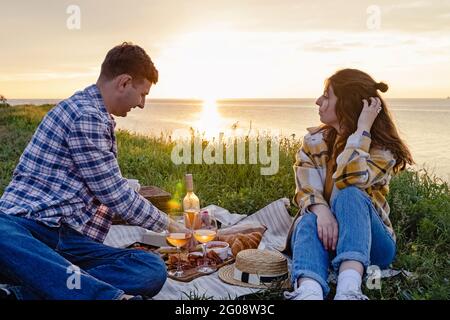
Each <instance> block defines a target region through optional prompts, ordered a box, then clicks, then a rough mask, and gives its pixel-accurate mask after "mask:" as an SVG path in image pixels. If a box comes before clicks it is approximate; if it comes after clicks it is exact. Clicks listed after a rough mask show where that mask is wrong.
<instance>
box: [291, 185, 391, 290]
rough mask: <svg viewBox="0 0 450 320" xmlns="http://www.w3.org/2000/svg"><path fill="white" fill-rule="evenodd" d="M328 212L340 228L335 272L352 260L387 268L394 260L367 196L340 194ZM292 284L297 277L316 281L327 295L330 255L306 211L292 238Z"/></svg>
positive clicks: (353, 189)
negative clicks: (344, 263) (343, 263)
mask: <svg viewBox="0 0 450 320" xmlns="http://www.w3.org/2000/svg"><path fill="white" fill-rule="evenodd" d="M331 211H332V212H333V214H334V215H335V217H336V220H337V223H338V226H339V238H338V242H337V247H336V256H335V258H334V259H333V260H332V262H331V265H332V266H333V269H334V270H335V271H336V272H337V271H338V270H339V266H340V264H341V263H342V262H343V261H346V260H355V261H359V262H361V263H362V264H363V266H364V268H365V269H366V268H367V267H368V266H369V265H377V266H379V267H380V268H381V269H384V268H386V267H388V266H389V265H390V264H391V263H392V261H393V260H394V257H395V251H396V248H395V241H394V240H393V238H392V236H391V235H390V234H389V232H388V231H387V229H386V227H385V225H384V224H383V222H382V220H381V218H380V216H379V215H378V213H377V211H376V210H375V208H374V207H373V205H372V202H371V200H370V198H369V196H368V195H367V194H366V193H365V192H364V191H361V190H360V189H358V188H356V187H347V188H345V189H342V190H340V191H339V193H338V194H337V196H336V197H335V198H334V199H333V202H332V209H331ZM291 245H292V251H293V257H292V282H293V284H295V282H296V281H297V280H298V279H299V278H300V277H307V278H311V279H314V280H316V281H317V282H318V283H320V285H321V286H322V288H323V291H324V295H325V296H326V295H327V294H328V293H329V291H330V288H329V287H328V283H327V279H328V267H329V266H330V256H331V254H332V253H331V252H328V251H326V250H325V248H324V246H323V244H322V242H321V241H320V239H319V236H318V232H317V217H316V215H315V214H314V213H312V212H306V213H305V214H304V216H302V217H301V220H300V221H299V222H298V224H297V226H296V228H295V232H294V234H293V236H292V242H291Z"/></svg>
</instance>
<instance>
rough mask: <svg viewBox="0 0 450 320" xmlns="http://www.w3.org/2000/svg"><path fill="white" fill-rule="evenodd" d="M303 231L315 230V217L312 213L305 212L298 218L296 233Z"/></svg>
mask: <svg viewBox="0 0 450 320" xmlns="http://www.w3.org/2000/svg"><path fill="white" fill-rule="evenodd" d="M305 229H314V230H315V229H317V216H316V215H315V214H314V213H312V212H307V213H305V214H304V215H303V216H301V217H300V221H299V222H298V224H297V227H296V232H299V231H300V232H303V231H304V230H305Z"/></svg>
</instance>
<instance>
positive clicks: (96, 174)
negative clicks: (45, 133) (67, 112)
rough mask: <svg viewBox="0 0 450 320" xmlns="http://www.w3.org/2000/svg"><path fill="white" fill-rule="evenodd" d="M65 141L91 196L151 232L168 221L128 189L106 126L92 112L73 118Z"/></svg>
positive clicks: (164, 215)
mask: <svg viewBox="0 0 450 320" xmlns="http://www.w3.org/2000/svg"><path fill="white" fill-rule="evenodd" d="M67 144H68V147H69V150H70V153H71V155H72V159H73V161H74V163H75V165H76V167H77V169H78V172H79V174H80V175H81V176H82V178H83V179H84V181H85V183H86V184H87V186H88V187H89V189H90V190H91V191H92V193H93V194H94V195H95V197H96V198H97V199H98V200H99V201H100V202H101V203H103V204H104V205H106V206H107V207H108V208H109V209H111V210H112V211H113V212H114V213H117V214H119V215H120V216H121V217H122V218H123V219H124V220H125V221H127V222H129V223H130V224H133V225H139V226H142V227H144V228H147V229H151V230H154V231H162V230H164V229H166V228H167V225H168V223H169V220H168V217H167V215H166V214H165V213H164V212H162V211H160V210H158V209H157V208H156V207H155V206H153V205H152V204H151V203H150V202H148V201H147V200H146V199H144V198H143V197H142V196H141V195H139V194H138V193H137V192H135V191H134V190H133V189H131V188H130V187H129V185H128V183H127V180H126V179H124V178H123V177H122V175H121V173H120V169H119V164H118V162H117V159H116V158H115V156H114V154H113V153H112V151H111V147H112V139H111V136H110V132H109V127H108V125H107V124H105V123H104V122H103V121H102V120H101V119H100V118H99V117H98V116H97V115H95V114H89V113H88V114H84V115H82V116H81V117H79V118H78V119H77V120H75V122H74V124H73V126H72V128H71V132H70V133H69V136H68V139H67Z"/></svg>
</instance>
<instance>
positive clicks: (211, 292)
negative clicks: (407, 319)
mask: <svg viewBox="0 0 450 320" xmlns="http://www.w3.org/2000/svg"><path fill="white" fill-rule="evenodd" d="M288 206H289V200H288V199H286V198H282V199H279V200H277V201H274V202H272V203H271V204H269V205H268V206H266V207H264V208H263V209H261V210H259V211H257V212H256V213H254V214H252V215H250V216H246V215H240V214H231V213H230V212H229V211H228V210H226V209H224V208H221V207H218V206H215V205H211V206H208V207H206V208H207V209H213V210H214V213H215V216H216V218H217V220H219V221H220V222H221V223H222V227H228V226H232V225H238V224H240V223H249V222H257V223H259V224H262V225H264V226H266V227H267V231H266V232H265V233H264V235H263V238H262V240H261V243H260V246H259V249H273V250H280V249H281V248H283V247H284V245H285V241H286V237H287V234H288V231H289V228H290V226H291V223H292V220H293V217H291V216H290V215H289V213H288V211H287V207H288ZM145 233H146V230H145V229H143V228H140V227H133V226H121V225H114V226H112V227H111V230H110V232H109V233H108V235H107V237H106V240H105V244H106V245H109V246H112V247H118V248H125V247H128V246H129V245H131V244H133V243H135V242H140V241H141V240H142V236H143V235H144V234H145ZM288 264H289V265H290V260H289V259H288ZM400 273H402V274H403V275H405V276H407V277H411V276H413V274H411V273H410V272H408V271H404V270H392V269H387V270H382V271H381V274H380V275H379V277H380V278H386V277H392V276H396V275H398V274H400ZM329 281H331V282H335V279H334V275H333V274H330V278H329ZM259 290H260V289H249V288H244V287H239V286H233V285H229V284H226V283H224V282H222V280H220V279H219V277H218V275H217V272H215V273H213V274H211V275H206V276H201V277H199V278H197V279H194V280H192V281H191V282H188V283H186V282H179V281H176V280H172V279H168V280H167V281H166V283H165V284H164V286H163V288H162V289H161V291H160V292H159V293H158V295H156V296H155V297H153V299H161V300H182V299H189V296H191V297H197V298H199V297H202V296H203V297H205V298H213V299H218V300H220V299H235V298H237V297H240V296H243V295H246V294H251V293H255V292H257V291H259Z"/></svg>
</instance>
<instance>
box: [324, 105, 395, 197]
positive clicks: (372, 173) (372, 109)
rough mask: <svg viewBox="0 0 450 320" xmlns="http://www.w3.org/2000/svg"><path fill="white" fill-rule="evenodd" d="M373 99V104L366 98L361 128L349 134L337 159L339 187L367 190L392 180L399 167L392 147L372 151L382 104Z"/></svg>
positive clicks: (360, 122) (337, 183) (359, 122)
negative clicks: (373, 130) (374, 130)
mask: <svg viewBox="0 0 450 320" xmlns="http://www.w3.org/2000/svg"><path fill="white" fill-rule="evenodd" d="M371 100H372V101H371V104H370V105H369V104H368V102H367V101H366V100H364V107H363V110H362V112H361V115H360V117H359V120H358V129H357V130H356V132H355V133H354V134H352V135H350V136H349V137H348V139H347V144H346V146H345V148H344V151H343V152H342V153H341V154H340V155H339V156H338V157H337V159H336V164H337V168H336V171H335V173H334V175H333V179H334V181H335V184H336V187H337V188H338V189H343V188H345V187H347V186H350V185H353V186H357V187H359V188H361V189H366V188H368V187H370V186H373V185H375V184H378V183H383V180H385V181H386V182H388V179H389V177H390V175H391V172H392V169H393V167H394V166H395V158H394V156H393V154H392V153H391V152H390V151H389V150H387V149H381V148H372V150H370V144H371V142H372V139H371V137H370V129H371V127H372V124H373V122H374V121H375V118H376V117H377V115H378V113H379V110H380V106H381V101H380V100H379V99H378V98H377V99H375V98H371ZM369 150H370V151H371V153H369Z"/></svg>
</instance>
